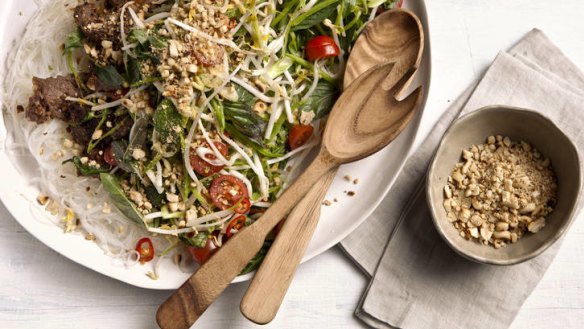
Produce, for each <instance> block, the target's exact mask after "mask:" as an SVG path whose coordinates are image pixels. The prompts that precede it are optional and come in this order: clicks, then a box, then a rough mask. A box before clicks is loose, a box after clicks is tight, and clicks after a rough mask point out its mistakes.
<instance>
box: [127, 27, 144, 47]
mask: <svg viewBox="0 0 584 329" xmlns="http://www.w3.org/2000/svg"><path fill="white" fill-rule="evenodd" d="M127 41H128V42H130V43H136V42H137V43H139V44H141V45H143V44H145V43H146V42H148V34H147V33H146V30H144V29H133V30H132V31H130V33H128V37H127Z"/></svg>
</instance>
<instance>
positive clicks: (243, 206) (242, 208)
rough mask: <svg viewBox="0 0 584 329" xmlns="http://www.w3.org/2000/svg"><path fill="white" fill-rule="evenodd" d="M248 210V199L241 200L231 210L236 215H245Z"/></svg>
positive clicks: (249, 205)
mask: <svg viewBox="0 0 584 329" xmlns="http://www.w3.org/2000/svg"><path fill="white" fill-rule="evenodd" d="M250 208H251V202H250V201H249V198H243V199H241V200H239V202H237V203H236V204H235V208H233V211H235V212H236V213H238V214H245V213H247V212H248V211H249V209H250Z"/></svg>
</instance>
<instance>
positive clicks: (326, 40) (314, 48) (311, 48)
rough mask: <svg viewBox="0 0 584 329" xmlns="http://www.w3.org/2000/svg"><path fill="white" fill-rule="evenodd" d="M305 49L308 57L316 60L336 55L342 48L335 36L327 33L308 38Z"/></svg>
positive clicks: (310, 59)
mask: <svg viewBox="0 0 584 329" xmlns="http://www.w3.org/2000/svg"><path fill="white" fill-rule="evenodd" d="M305 51H306V58H308V60H309V61H312V62H314V61H316V60H317V59H322V58H329V57H335V56H337V55H338V54H339V53H340V51H341V50H340V49H339V46H338V45H337V44H336V43H335V40H334V39H333V38H331V37H329V36H326V35H319V36H316V37H314V38H312V39H310V40H308V42H307V43H306V49H305Z"/></svg>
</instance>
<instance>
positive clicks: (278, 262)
mask: <svg viewBox="0 0 584 329" xmlns="http://www.w3.org/2000/svg"><path fill="white" fill-rule="evenodd" d="M336 172H337V170H331V171H329V172H328V173H326V174H325V175H324V176H323V177H322V178H321V179H320V180H319V181H318V182H316V184H314V186H313V187H312V189H311V190H310V192H308V194H307V195H306V196H305V197H304V198H303V199H302V201H300V203H299V204H298V205H297V206H296V208H294V210H292V212H291V213H290V215H288V218H286V222H285V223H284V225H283V226H282V228H281V229H280V232H279V233H278V236H277V237H276V240H275V241H274V243H273V244H272V246H271V247H270V251H269V252H268V254H267V255H266V257H265V258H264V261H263V262H262V266H260V268H259V269H258V271H257V272H256V274H255V276H254V278H253V281H252V282H251V284H250V286H249V288H248V289H247V292H246V293H245V296H243V299H242V301H241V304H240V309H241V313H243V315H244V316H245V317H246V318H248V319H249V320H251V321H253V322H255V323H257V324H266V323H268V322H270V321H272V319H273V318H274V317H275V316H276V313H277V312H278V309H279V308H280V304H282V301H283V299H284V296H285V295H286V291H287V290H288V287H289V286H290V283H291V282H292V278H293V277H294V273H295V272H296V269H297V268H298V265H299V264H300V261H301V260H302V256H303V255H304V252H305V250H306V247H307V246H308V243H309V242H310V239H311V237H312V234H313V233H314V230H315V229H316V226H317V224H318V219H319V217H320V205H321V202H322V200H323V198H324V196H325V195H326V192H327V191H328V189H329V187H330V185H331V183H332V181H333V178H334V177H335V174H336Z"/></svg>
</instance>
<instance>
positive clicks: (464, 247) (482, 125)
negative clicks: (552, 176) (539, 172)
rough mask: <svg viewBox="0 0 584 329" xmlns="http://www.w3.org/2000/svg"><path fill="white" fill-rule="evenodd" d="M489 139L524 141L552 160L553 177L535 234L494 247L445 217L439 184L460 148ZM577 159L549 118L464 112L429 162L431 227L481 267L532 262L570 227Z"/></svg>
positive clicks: (497, 109)
mask: <svg viewBox="0 0 584 329" xmlns="http://www.w3.org/2000/svg"><path fill="white" fill-rule="evenodd" d="M491 135H502V136H507V137H509V138H510V139H511V140H512V141H514V142H519V141H525V142H528V143H530V144H531V145H533V146H534V147H535V148H536V149H537V150H539V152H540V153H541V154H543V155H544V156H546V157H548V158H549V159H550V160H551V164H552V167H553V170H554V172H555V173H556V176H557V181H558V190H557V204H556V205H555V207H554V210H553V211H552V213H550V214H549V215H548V216H547V217H546V224H545V227H544V228H543V229H541V230H540V231H539V232H538V233H536V234H533V233H529V232H526V234H524V235H523V237H522V238H520V239H519V240H518V241H517V242H516V243H508V244H507V245H506V246H505V247H503V248H500V249H495V248H493V246H485V245H482V244H480V243H478V242H476V241H471V240H466V239H464V238H463V237H461V236H460V235H459V232H458V230H457V229H456V228H455V227H454V225H453V224H452V223H450V222H449V221H448V219H447V217H446V210H445V209H444V206H443V203H444V186H445V185H446V182H447V178H448V176H449V175H450V174H451V172H452V169H453V167H454V165H455V164H456V163H457V162H459V161H461V153H462V150H466V149H468V148H469V147H470V146H471V145H472V144H475V145H477V144H484V143H485V142H486V138H487V137H488V136H491ZM580 175H581V173H580V160H579V158H578V153H577V151H576V147H575V146H574V144H573V143H572V142H571V141H570V139H568V137H566V135H564V133H563V132H562V131H561V130H560V129H559V128H558V127H557V126H556V125H555V124H554V123H552V122H551V121H550V120H549V119H548V118H546V117H544V116H543V115H541V114H539V113H537V112H533V111H530V110H525V109H519V108H513V107H507V106H489V107H485V108H482V109H479V110H476V111H474V112H472V113H469V114H467V115H465V116H463V117H461V118H459V119H458V120H456V121H455V122H454V123H453V124H452V126H451V127H450V128H449V129H448V131H446V133H445V134H444V137H443V138H442V141H441V142H440V145H439V147H438V150H437V151H436V154H435V156H434V159H433V160H432V163H431V164H430V167H429V170H428V176H427V184H426V185H427V186H426V188H427V190H426V193H427V199H428V205H429V207H430V212H431V214H432V219H433V221H434V225H435V226H436V229H437V230H438V233H439V234H440V235H441V236H442V238H444V240H445V241H446V242H447V243H448V244H449V245H450V246H451V247H452V248H453V249H454V250H455V251H456V252H458V253H459V254H460V255H462V256H464V257H466V258H468V259H470V260H473V261H476V262H480V263H487V264H496V265H511V264H517V263H520V262H523V261H526V260H528V259H531V258H533V257H535V256H537V255H539V254H540V253H542V252H543V251H544V250H546V249H547V248H548V247H549V246H551V245H552V244H553V243H554V242H555V241H557V240H558V238H559V237H560V236H562V234H563V233H564V232H565V231H566V229H567V228H568V227H569V226H570V222H571V221H572V219H573V217H574V215H575V214H574V212H575V210H576V209H575V208H576V204H577V201H578V198H579V194H580V180H581V177H580Z"/></svg>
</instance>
